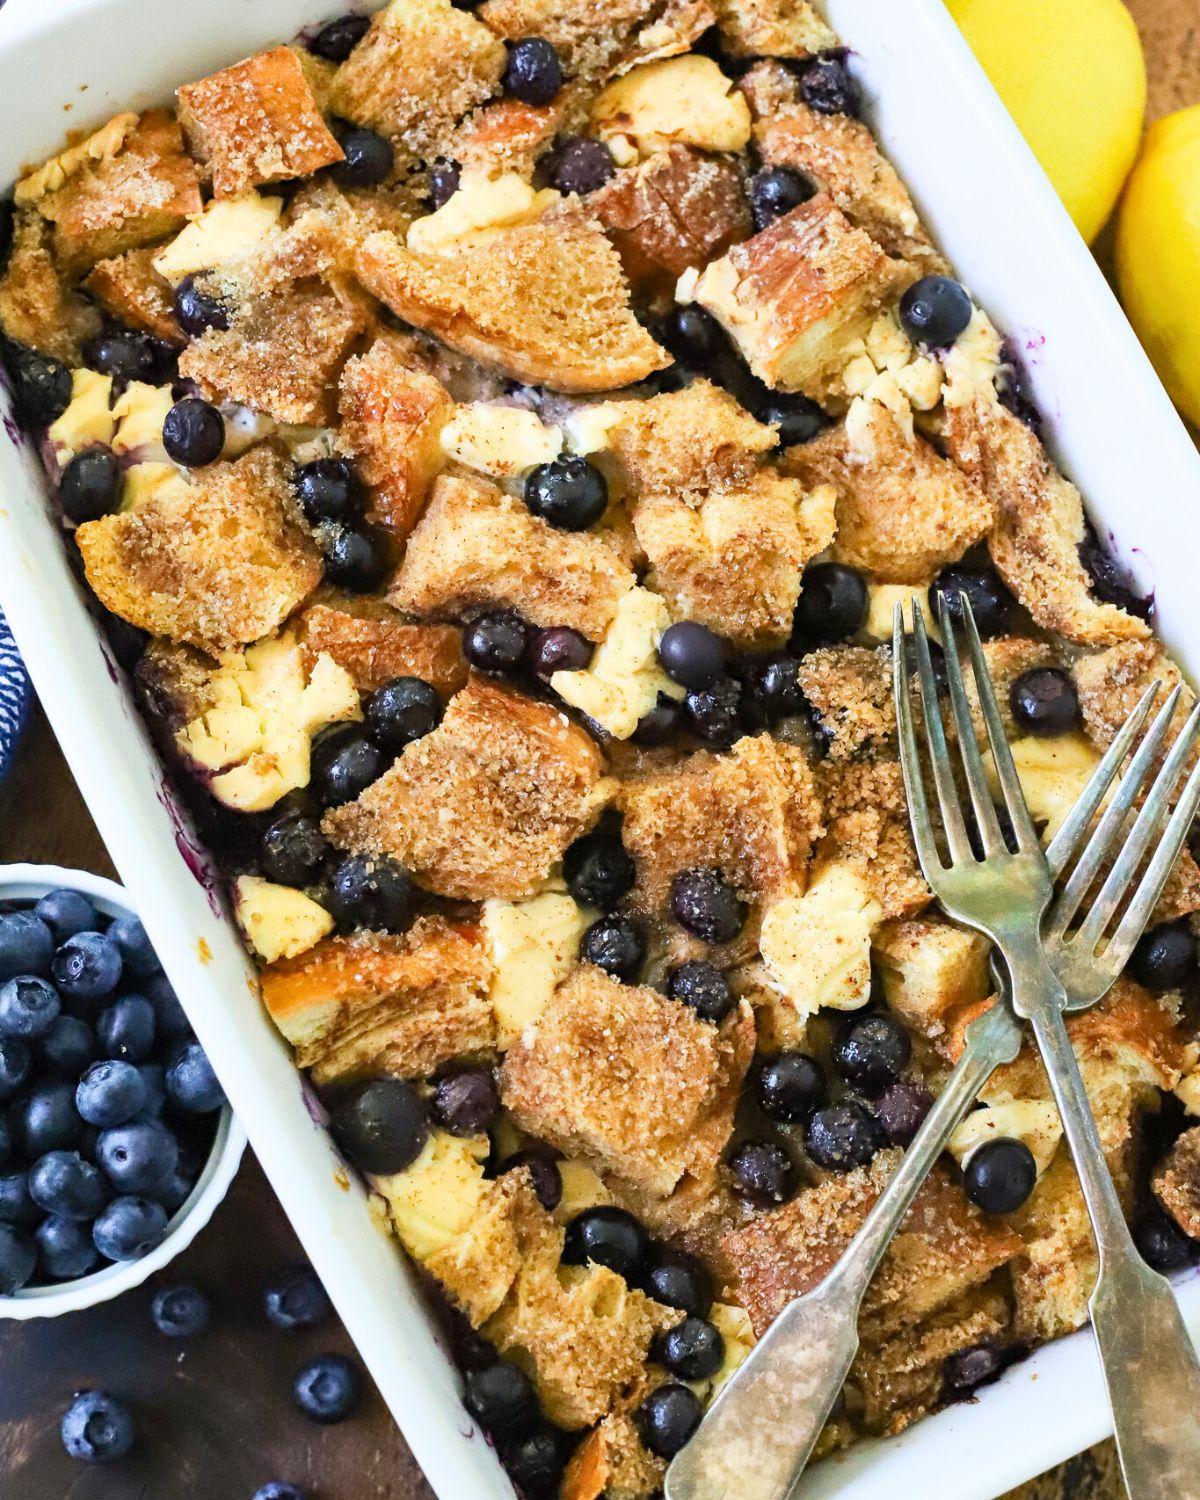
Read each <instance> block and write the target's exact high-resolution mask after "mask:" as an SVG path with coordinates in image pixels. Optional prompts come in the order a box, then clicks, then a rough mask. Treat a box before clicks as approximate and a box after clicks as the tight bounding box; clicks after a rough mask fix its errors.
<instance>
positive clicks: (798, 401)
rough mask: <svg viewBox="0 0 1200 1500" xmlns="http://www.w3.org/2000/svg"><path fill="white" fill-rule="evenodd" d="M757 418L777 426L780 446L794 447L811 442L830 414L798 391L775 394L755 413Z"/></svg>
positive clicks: (820, 430)
mask: <svg viewBox="0 0 1200 1500" xmlns="http://www.w3.org/2000/svg"><path fill="white" fill-rule="evenodd" d="M754 415H755V416H756V417H757V418H758V420H759V421H760V422H766V423H767V424H768V425H769V426H771V427H778V429H779V446H780V447H781V448H795V447H797V446H799V444H801V443H811V442H812V440H813V438H815V437H816V436H817V435H818V434H819V433H821V432H823V431H824V429H825V428H826V426H828V423H829V418H828V417H827V416H826V415H825V413H824V411H822V409H821V408H820V407H819V406H818V405H817V403H816V402H815V401H810V400H809V399H808V397H807V396H801V395H800V394H799V392H796V393H795V394H793V395H784V394H783V393H779V394H775V395H773V396H772V399H771V400H770V401H768V402H767V403H766V404H765V405H763V406H760V407H759V408H758V409H757V410H756V411H755V413H754Z"/></svg>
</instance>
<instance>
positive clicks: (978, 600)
mask: <svg viewBox="0 0 1200 1500" xmlns="http://www.w3.org/2000/svg"><path fill="white" fill-rule="evenodd" d="M963 594H965V595H966V596H967V599H968V600H969V601H970V604H971V612H972V614H973V615H974V616H975V624H976V627H977V628H978V630H979V634H980V635H981V636H982V637H983V639H984V640H987V639H988V638H989V637H990V636H996V635H1003V634H1004V633H1005V631H1007V630H1008V629H1010V628H1011V626H1012V624H1013V616H1014V614H1015V612H1016V605H1017V601H1016V600H1015V599H1014V598H1013V596H1012V595H1011V594H1010V593H1009V591H1008V589H1007V588H1006V587H1005V585H1004V584H1003V582H1002V581H1001V579H1000V575H999V574H998V573H997V572H996V570H995V568H989V567H979V568H974V567H967V566H965V565H963V564H956V565H954V566H952V567H949V568H944V569H943V570H942V572H941V573H939V574H938V576H937V577H936V578H935V579H934V580H933V582H932V583H931V584H930V585H929V607H930V609H931V610H932V611H933V614H934V618H935V619H937V618H938V608H939V605H940V603H941V601H942V600H943V599H945V601H946V608H947V610H948V611H949V613H950V618H951V620H952V621H953V622H954V624H955V625H961V624H962V600H961V595H963Z"/></svg>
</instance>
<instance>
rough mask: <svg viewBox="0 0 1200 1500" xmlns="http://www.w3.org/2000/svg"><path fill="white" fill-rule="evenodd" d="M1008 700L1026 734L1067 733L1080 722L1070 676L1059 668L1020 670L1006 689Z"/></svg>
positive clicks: (1079, 713)
mask: <svg viewBox="0 0 1200 1500" xmlns="http://www.w3.org/2000/svg"><path fill="white" fill-rule="evenodd" d="M1008 701H1009V704H1010V706H1011V708H1012V714H1013V719H1014V720H1015V721H1016V724H1017V727H1018V728H1019V729H1023V730H1024V731H1025V733H1026V734H1036V735H1052V734H1069V733H1070V732H1071V730H1073V729H1079V728H1081V727H1082V725H1083V714H1082V713H1081V712H1080V708H1079V694H1078V693H1077V692H1076V691H1075V682H1074V679H1073V678H1072V677H1071V674H1070V673H1069V672H1064V671H1063V670H1062V668H1061V667H1035V668H1034V670H1033V671H1031V672H1022V673H1021V675H1020V677H1018V678H1017V679H1016V681H1015V682H1014V683H1013V685H1012V687H1011V688H1010V689H1009V693H1008Z"/></svg>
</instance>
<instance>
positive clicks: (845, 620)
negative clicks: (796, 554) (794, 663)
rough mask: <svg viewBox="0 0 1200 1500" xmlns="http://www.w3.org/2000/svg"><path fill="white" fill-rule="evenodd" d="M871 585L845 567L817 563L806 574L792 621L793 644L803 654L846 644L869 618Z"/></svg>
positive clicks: (851, 569) (854, 570)
mask: <svg viewBox="0 0 1200 1500" xmlns="http://www.w3.org/2000/svg"><path fill="white" fill-rule="evenodd" d="M867 604H868V597H867V584H866V580H865V579H864V578H863V575H862V574H861V573H860V572H859V571H858V569H857V568H851V567H847V565H846V564H845V563H834V562H828V563H813V565H812V566H811V567H810V568H806V569H805V570H804V577H803V579H802V580H801V584H800V599H799V601H798V602H797V604H796V613H795V616H794V617H793V620H792V641H793V643H794V644H796V645H797V646H799V647H801V648H802V649H803V650H811V649H812V648H813V646H821V645H827V644H829V643H832V642H834V641H844V640H846V639H847V638H848V637H849V636H852V635H854V634H855V633H856V632H857V631H859V630H861V628H862V626H863V624H864V622H865V621H866V618H867Z"/></svg>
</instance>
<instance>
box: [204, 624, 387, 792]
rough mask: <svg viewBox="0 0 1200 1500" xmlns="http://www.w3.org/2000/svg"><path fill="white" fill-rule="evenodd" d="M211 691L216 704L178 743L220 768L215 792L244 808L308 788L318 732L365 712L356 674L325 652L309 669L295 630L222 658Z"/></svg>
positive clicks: (211, 767) (208, 764)
mask: <svg viewBox="0 0 1200 1500" xmlns="http://www.w3.org/2000/svg"><path fill="white" fill-rule="evenodd" d="M211 694H212V700H213V701H212V704H211V706H210V707H209V708H208V710H207V711H206V712H205V713H203V714H202V715H201V716H200V717H199V718H196V719H193V720H192V721H191V723H190V724H187V725H185V726H184V728H183V729H181V730H180V731H179V733H178V734H177V735H176V741H177V743H178V745H179V748H180V750H181V751H182V752H183V754H184V755H186V756H190V757H191V758H192V759H193V760H194V761H196V762H197V763H198V764H199V765H200V766H202V767H204V768H206V769H208V770H211V771H215V772H216V773H217V774H216V775H215V776H214V777H213V779H212V783H211V790H212V793H213V796H214V797H216V798H217V800H218V801H220V802H223V803H224V804H225V805H226V806H227V807H235V808H237V809H238V810H239V811H240V812H262V811H264V810H265V809H266V808H268V807H273V806H274V805H275V803H276V802H278V801H279V799H280V798H281V797H282V796H284V795H285V794H286V793H287V792H290V791H293V790H294V789H295V788H296V787H302V786H307V785H308V778H309V752H310V748H311V743H312V736H313V734H314V733H315V732H316V730H317V729H319V728H320V727H321V726H322V725H324V724H332V723H335V722H338V721H340V720H346V719H360V718H361V717H362V709H361V707H360V704H359V697H358V690H357V688H356V687H355V686H354V680H353V678H352V677H351V676H350V674H349V673H348V672H347V671H345V670H344V668H342V667H339V666H338V665H337V663H336V662H335V661H334V660H333V658H332V657H330V656H327V655H325V653H324V652H322V653H321V655H320V656H318V658H317V660H316V663H315V665H314V666H313V669H312V674H311V676H309V675H307V674H306V673H305V670H304V659H303V656H302V654H301V650H300V645H299V642H298V640H297V639H296V637H295V635H294V634H292V633H291V632H288V633H287V634H285V635H283V636H280V637H279V639H278V640H269V641H259V642H258V644H257V645H254V646H248V647H247V648H246V649H245V651H231V652H228V653H227V654H226V655H224V656H222V657H221V659H220V666H219V668H218V669H217V671H216V672H215V673H214V674H213V677H212V680H211Z"/></svg>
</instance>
